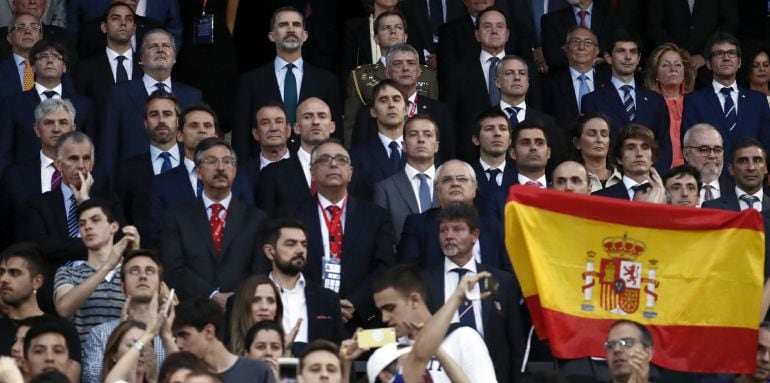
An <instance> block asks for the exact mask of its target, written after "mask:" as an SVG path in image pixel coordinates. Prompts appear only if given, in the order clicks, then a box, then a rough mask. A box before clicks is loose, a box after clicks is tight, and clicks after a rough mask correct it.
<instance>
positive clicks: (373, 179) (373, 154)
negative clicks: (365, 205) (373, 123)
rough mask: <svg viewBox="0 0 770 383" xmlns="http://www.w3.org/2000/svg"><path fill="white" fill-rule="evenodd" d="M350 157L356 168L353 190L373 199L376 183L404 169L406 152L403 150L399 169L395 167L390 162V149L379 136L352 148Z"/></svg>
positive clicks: (358, 194)
mask: <svg viewBox="0 0 770 383" xmlns="http://www.w3.org/2000/svg"><path fill="white" fill-rule="evenodd" d="M350 159H351V161H352V164H353V169H354V172H353V178H354V181H353V182H351V185H353V186H352V192H353V193H354V195H356V196H358V197H361V198H366V199H369V200H371V198H372V195H373V194H374V184H376V183H377V182H380V181H382V180H384V179H386V178H388V177H390V176H392V175H393V174H396V173H397V172H400V171H401V170H403V169H404V164H406V153H405V152H404V151H403V150H402V151H401V162H400V164H399V166H398V169H394V168H393V165H392V164H391V162H390V149H386V148H385V147H384V146H383V145H382V141H380V139H379V137H377V138H374V139H372V140H370V141H369V142H368V143H366V144H365V145H360V146H357V147H354V148H353V149H351V150H350Z"/></svg>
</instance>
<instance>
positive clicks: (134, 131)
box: [96, 76, 203, 173]
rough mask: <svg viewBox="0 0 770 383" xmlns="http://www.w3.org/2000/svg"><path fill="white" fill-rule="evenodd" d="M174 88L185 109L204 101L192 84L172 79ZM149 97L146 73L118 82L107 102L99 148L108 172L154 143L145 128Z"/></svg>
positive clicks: (102, 161)
mask: <svg viewBox="0 0 770 383" xmlns="http://www.w3.org/2000/svg"><path fill="white" fill-rule="evenodd" d="M171 91H172V93H174V95H175V96H176V98H177V102H178V104H179V107H180V108H182V109H184V108H186V107H188V106H191V105H193V104H197V103H200V102H203V96H202V95H201V92H200V91H199V90H198V89H196V88H193V87H191V86H189V85H185V84H182V83H180V82H177V81H173V80H172V81H171ZM147 97H149V95H148V94H147V89H146V88H145V87H144V81H143V80H142V76H134V78H133V79H132V80H131V81H126V82H123V83H120V84H115V88H113V90H112V93H111V94H110V97H109V100H108V101H107V107H106V110H105V111H104V120H103V123H102V128H101V131H100V132H99V134H98V136H99V141H98V142H99V145H97V147H96V151H97V152H98V153H99V156H100V162H101V164H102V166H103V167H104V168H105V170H107V171H108V172H111V173H112V172H114V171H115V170H116V169H117V166H118V163H120V160H124V159H127V158H130V157H133V156H136V155H139V154H141V153H143V152H144V151H145V150H147V148H148V147H149V146H150V138H149V137H148V136H147V130H146V129H145V127H144V111H145V104H146V102H147Z"/></svg>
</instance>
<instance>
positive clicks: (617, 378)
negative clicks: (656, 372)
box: [604, 320, 653, 383]
mask: <svg viewBox="0 0 770 383" xmlns="http://www.w3.org/2000/svg"><path fill="white" fill-rule="evenodd" d="M604 349H605V350H606V351H607V366H608V367H609V370H610V376H612V382H613V383H627V382H649V381H650V361H651V360H652V354H653V340H652V335H651V334H650V332H649V331H648V330H647V328H645V327H644V326H643V325H641V324H639V323H636V322H633V321H629V320H619V321H617V322H615V323H614V324H613V325H612V327H610V332H609V333H608V334H607V341H606V342H604Z"/></svg>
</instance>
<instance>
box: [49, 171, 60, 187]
mask: <svg viewBox="0 0 770 383" xmlns="http://www.w3.org/2000/svg"><path fill="white" fill-rule="evenodd" d="M59 185H61V172H60V171H59V169H56V170H54V171H53V174H52V175H51V190H56V188H58V187H59Z"/></svg>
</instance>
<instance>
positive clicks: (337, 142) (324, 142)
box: [310, 137, 350, 166]
mask: <svg viewBox="0 0 770 383" xmlns="http://www.w3.org/2000/svg"><path fill="white" fill-rule="evenodd" d="M327 144H335V145H339V146H342V148H343V149H345V145H344V144H343V143H342V141H340V140H338V139H336V138H334V137H329V138H327V139H325V140H322V141H321V142H319V143H318V145H316V146H315V147H314V148H313V150H311V151H310V166H313V162H315V160H316V155H315V154H316V152H318V148H320V147H321V146H324V145H327ZM345 151H346V152H347V151H348V150H347V149H345ZM348 156H350V154H349V153H348Z"/></svg>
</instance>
